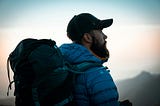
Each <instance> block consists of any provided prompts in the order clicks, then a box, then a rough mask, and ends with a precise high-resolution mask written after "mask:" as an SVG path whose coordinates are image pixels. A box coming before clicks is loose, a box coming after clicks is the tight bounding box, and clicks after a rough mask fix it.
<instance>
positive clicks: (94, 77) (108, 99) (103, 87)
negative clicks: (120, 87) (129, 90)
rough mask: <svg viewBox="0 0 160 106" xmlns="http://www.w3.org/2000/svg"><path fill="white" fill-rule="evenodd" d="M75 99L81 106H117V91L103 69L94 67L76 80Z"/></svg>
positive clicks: (109, 76) (108, 74)
mask: <svg viewBox="0 0 160 106" xmlns="http://www.w3.org/2000/svg"><path fill="white" fill-rule="evenodd" d="M76 82H77V84H76V86H75V98H76V102H77V104H78V105H83V106H89V105H91V106H94V105H97V106H119V103H118V91H117V88H116V85H115V83H114V82H113V79H112V77H111V75H110V73H109V71H107V70H106V69H105V68H102V67H95V68H92V69H90V70H88V71H87V72H86V73H85V74H83V75H79V76H78V77H77V79H76Z"/></svg>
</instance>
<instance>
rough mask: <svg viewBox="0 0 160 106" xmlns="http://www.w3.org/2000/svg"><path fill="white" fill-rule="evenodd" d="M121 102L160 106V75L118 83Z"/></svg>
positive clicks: (8, 101)
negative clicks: (126, 100) (127, 101)
mask: <svg viewBox="0 0 160 106" xmlns="http://www.w3.org/2000/svg"><path fill="white" fill-rule="evenodd" d="M116 85H117V88H118V91H119V96H120V100H125V99H129V100H130V101H131V102H132V103H133V106H160V74H150V73H149V72H146V71H143V72H141V73H140V74H139V75H138V76H136V77H134V78H131V79H126V80H121V81H116ZM0 106H14V98H13V97H6V98H0Z"/></svg>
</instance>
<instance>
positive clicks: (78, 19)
mask: <svg viewBox="0 0 160 106" xmlns="http://www.w3.org/2000/svg"><path fill="white" fill-rule="evenodd" d="M112 23H113V19H105V20H100V19H98V18H96V17H95V16H93V15H92V14H89V13H81V14H79V15H75V16H74V17H73V18H72V19H71V20H70V22H69V23H68V26H67V36H68V37H69V38H70V39H71V40H72V41H79V40H81V38H82V37H83V35H84V33H87V32H90V31H91V30H94V29H101V30H102V29H103V28H107V27H109V26H111V25H112Z"/></svg>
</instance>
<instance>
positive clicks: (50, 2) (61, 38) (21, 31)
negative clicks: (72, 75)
mask: <svg viewBox="0 0 160 106" xmlns="http://www.w3.org/2000/svg"><path fill="white" fill-rule="evenodd" d="M79 13H91V14H93V15H94V16H96V17H97V18H99V19H108V18H113V24H112V26H111V27H109V28H106V29H104V30H103V32H104V33H105V34H106V35H107V36H108V39H107V47H108V49H109V51H110V55H111V56H110V59H109V61H108V62H107V63H105V64H104V65H107V66H108V67H109V68H110V70H111V71H110V73H111V75H112V77H113V79H114V80H120V79H127V78H132V77H134V76H136V75H138V74H139V73H141V72H142V71H148V72H151V73H160V55H159V54H160V21H159V19H160V1H159V0H0V48H1V49H0V80H3V82H0V84H1V85H7V84H8V82H7V73H6V72H7V71H6V60H7V58H8V55H9V53H10V52H11V51H13V50H14V48H15V47H16V45H17V44H18V42H19V41H21V40H22V39H25V38H37V39H41V38H43V39H44V38H45V39H53V40H55V41H56V42H57V45H58V46H60V45H61V44H63V43H71V41H70V40H69V39H68V38H67V37H66V28H67V24H68V22H69V20H70V19H71V18H72V17H73V16H74V15H77V14H79ZM1 85H0V86H1Z"/></svg>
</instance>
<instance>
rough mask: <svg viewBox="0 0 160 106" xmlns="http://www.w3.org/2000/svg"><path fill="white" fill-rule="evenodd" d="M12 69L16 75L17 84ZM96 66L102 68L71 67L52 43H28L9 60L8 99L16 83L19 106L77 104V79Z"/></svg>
mask: <svg viewBox="0 0 160 106" xmlns="http://www.w3.org/2000/svg"><path fill="white" fill-rule="evenodd" d="M9 65H10V67H11V69H12V70H13V73H14V76H13V81H11V79H10V72H9ZM95 66H102V65H101V64H96V63H90V62H86V63H81V64H77V65H71V64H69V63H68V62H67V61H66V60H65V59H64V58H63V55H62V53H61V51H60V50H59V48H58V47H57V46H56V42H55V41H53V40H51V39H40V40H38V39H32V38H28V39H24V40H22V41H21V42H20V43H19V44H18V45H17V47H16V48H15V50H14V51H13V52H11V54H10V55H9V57H8V60H7V70H8V79H9V82H10V84H9V86H8V94H7V95H9V89H11V85H12V83H13V82H14V83H15V91H14V96H15V104H16V106H53V105H56V106H58V105H60V106H62V105H64V104H67V103H68V102H71V101H72V100H73V96H72V88H73V85H74V79H75V77H76V75H77V74H82V73H84V71H85V70H87V69H88V68H90V67H95Z"/></svg>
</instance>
